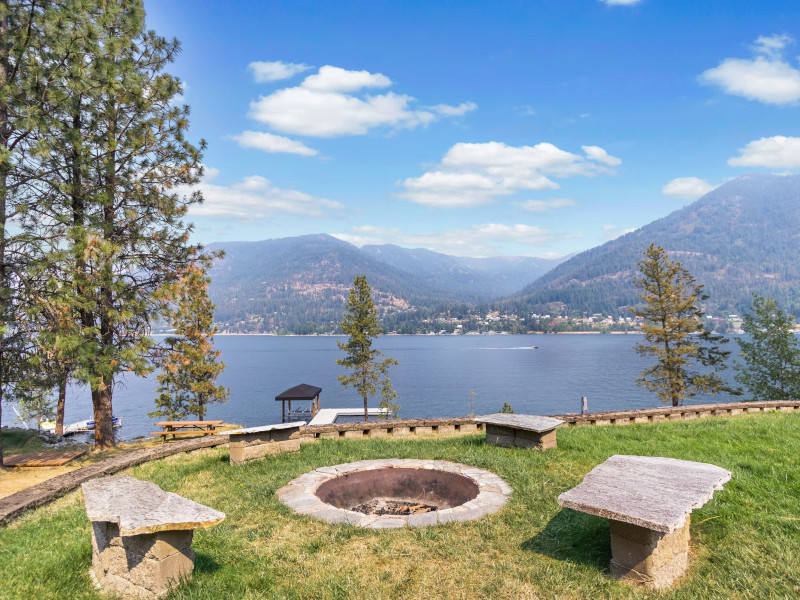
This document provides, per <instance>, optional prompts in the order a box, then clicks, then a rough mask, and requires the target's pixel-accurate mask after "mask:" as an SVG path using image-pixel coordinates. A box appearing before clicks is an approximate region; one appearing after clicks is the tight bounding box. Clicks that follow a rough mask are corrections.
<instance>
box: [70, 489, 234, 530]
mask: <svg viewBox="0 0 800 600" xmlns="http://www.w3.org/2000/svg"><path fill="white" fill-rule="evenodd" d="M81 489H83V500H84V503H85V505H86V516H87V517H88V518H89V520H90V521H110V522H112V523H116V524H117V525H119V534H120V535H121V536H123V537H124V536H131V535H142V534H145V533H157V532H159V531H174V530H185V529H200V528H203V527H211V526H212V525H216V524H217V523H220V522H222V520H223V519H224V518H225V513H222V512H219V511H218V510H214V509H213V508H209V507H208V506H205V505H203V504H198V503H197V502H194V501H192V500H189V499H188V498H184V497H182V496H179V495H178V494H173V493H172V492H165V491H164V490H162V489H161V488H160V487H158V486H157V485H156V484H155V483H151V482H149V481H141V480H139V479H135V478H133V477H129V476H127V475H116V476H114V477H103V478H101V479H93V480H92V481H87V482H86V483H84V484H82V485H81Z"/></svg>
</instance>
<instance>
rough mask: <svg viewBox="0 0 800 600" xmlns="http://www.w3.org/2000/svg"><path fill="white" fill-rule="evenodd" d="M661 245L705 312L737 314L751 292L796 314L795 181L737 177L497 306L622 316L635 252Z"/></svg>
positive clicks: (629, 299) (799, 227)
mask: <svg viewBox="0 0 800 600" xmlns="http://www.w3.org/2000/svg"><path fill="white" fill-rule="evenodd" d="M651 242H652V243H654V244H656V245H660V246H663V247H664V248H665V249H666V250H667V251H668V252H669V254H670V256H671V257H672V258H673V259H677V260H680V261H681V262H682V263H683V265H684V266H685V267H686V268H687V269H688V270H689V272H690V273H692V274H693V275H694V276H695V277H696V279H697V280H698V282H699V283H701V284H704V285H705V292H706V293H707V294H708V295H709V299H708V304H707V309H708V311H709V312H717V311H730V312H735V313H741V312H742V311H744V310H745V309H746V308H747V307H748V306H749V305H750V303H751V298H752V294H753V293H759V294H763V295H768V296H771V297H773V298H775V299H776V300H777V301H778V303H779V304H780V305H781V306H782V307H784V308H786V309H788V310H791V311H794V312H800V261H798V258H800V176H796V175H795V176H779V175H760V174H759V175H744V176H741V177H739V178H737V179H735V180H733V181H730V182H728V183H726V184H724V185H722V186H720V187H719V188H717V189H716V190H714V191H712V192H710V193H709V194H707V195H705V196H703V197H702V198H700V199H699V200H697V201H696V202H693V203H692V204H689V205H688V206H686V207H684V208H682V209H680V210H677V211H675V212H673V213H672V214H670V215H668V216H666V217H664V218H663V219H659V220H657V221H654V222H653V223H650V224H649V225H645V226H644V227H642V228H640V229H638V230H636V231H634V232H633V233H629V234H627V235H625V236H622V237H620V238H617V239H616V240H613V241H610V242H608V243H606V244H603V245H602V246H598V247H597V248H592V249H591V250H588V251H586V252H583V253H581V254H578V255H577V256H574V257H573V258H571V259H570V260H568V261H566V262H564V263H562V264H560V265H559V266H557V267H556V268H554V269H553V270H552V271H550V272H549V273H547V274H545V275H544V276H542V277H540V278H539V279H537V280H536V281H535V282H533V283H532V284H531V285H529V286H527V287H526V288H525V289H523V290H522V291H521V292H519V293H518V294H515V295H514V296H512V297H510V298H508V299H507V300H506V301H505V302H504V305H505V306H507V307H513V308H514V309H516V310H519V311H533V312H539V311H548V312H549V311H551V310H553V309H554V308H555V307H557V306H561V305H566V307H567V309H568V310H575V311H582V312H590V313H594V312H611V313H615V312H626V310H625V307H627V306H629V305H631V304H635V303H637V302H638V298H637V296H636V290H635V288H634V286H633V283H632V279H633V277H634V276H635V275H636V274H637V268H636V264H637V263H638V261H639V260H640V259H641V256H642V251H643V250H644V249H645V248H646V247H647V246H648V245H649V244H650V243H651Z"/></svg>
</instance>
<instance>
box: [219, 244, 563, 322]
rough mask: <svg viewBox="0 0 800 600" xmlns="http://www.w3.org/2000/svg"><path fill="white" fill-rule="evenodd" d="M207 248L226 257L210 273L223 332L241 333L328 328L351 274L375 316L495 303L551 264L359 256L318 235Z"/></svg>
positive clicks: (415, 253)
mask: <svg viewBox="0 0 800 600" xmlns="http://www.w3.org/2000/svg"><path fill="white" fill-rule="evenodd" d="M208 247H209V249H211V250H224V251H225V258H224V259H223V260H221V261H218V262H217V264H216V265H215V266H214V268H213V269H212V271H211V278H212V283H211V286H210V288H209V296H210V297H211V299H212V301H213V302H214V303H215V304H216V307H217V308H216V320H217V322H218V323H220V326H221V329H223V330H227V331H242V332H245V331H246V332H271V331H277V330H284V331H293V332H298V333H303V332H312V331H315V330H316V329H318V326H321V325H330V329H332V328H333V325H334V324H335V323H338V321H339V320H340V319H341V316H342V312H343V310H344V303H345V301H346V299H347V295H348V292H349V289H350V286H351V285H352V282H353V279H354V278H355V277H356V275H366V276H367V279H368V281H369V283H370V285H371V286H372V289H373V291H374V292H375V301H376V305H377V307H378V310H379V313H381V314H382V315H387V314H390V313H396V312H403V311H407V310H409V309H411V308H414V309H418V310H423V311H424V310H427V311H432V310H435V309H437V308H438V307H441V306H444V305H454V304H459V305H464V304H467V305H472V304H474V303H475V302H480V301H488V300H494V299H497V298H499V297H501V296H502V295H504V294H507V293H510V292H513V291H515V290H519V289H521V288H522V286H523V285H524V284H525V283H527V282H530V281H531V280H533V279H534V278H535V277H537V276H538V275H539V274H541V273H542V272H544V270H545V269H546V268H547V267H548V266H550V265H551V264H555V261H548V260H544V259H528V258H503V259H468V258H457V257H451V256H446V255H444V254H438V253H435V252H430V251H428V250H407V249H405V248H400V247H398V246H373V247H371V248H368V249H367V250H360V249H358V248H356V247H355V246H353V245H351V244H348V243H347V242H343V241H341V240H338V239H336V238H334V237H332V236H329V235H324V234H319V235H306V236H299V237H293V238H283V239H275V240H264V241H260V242H226V243H219V244H210V245H209V246H208ZM415 261H416V262H417V264H414V263H415ZM473 261H474V262H473ZM495 266H496V268H495ZM330 329H328V330H330Z"/></svg>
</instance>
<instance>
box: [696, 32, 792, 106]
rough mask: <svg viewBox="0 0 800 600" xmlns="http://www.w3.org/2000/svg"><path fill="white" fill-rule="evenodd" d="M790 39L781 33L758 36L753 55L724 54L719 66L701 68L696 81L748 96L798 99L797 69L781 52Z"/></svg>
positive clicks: (770, 99) (786, 100)
mask: <svg viewBox="0 0 800 600" xmlns="http://www.w3.org/2000/svg"><path fill="white" fill-rule="evenodd" d="M792 43H794V39H793V38H792V37H790V36H788V35H785V34H781V35H772V36H761V37H759V38H758V39H757V40H756V42H755V44H754V45H753V52H754V53H755V56H754V57H753V58H751V59H747V58H726V59H725V60H723V61H722V62H721V63H720V64H719V66H717V67H714V68H713V69H708V70H707V71H705V72H703V73H702V74H701V75H700V77H699V79H700V82H701V83H706V84H709V85H716V86H718V87H720V88H722V90H723V91H724V92H725V93H727V94H731V95H734V96H742V97H743V98H747V99H748V100H758V101H759V102H764V103H766V104H794V103H796V102H797V101H798V100H800V69H798V68H797V67H795V66H793V65H792V64H790V63H789V62H787V61H786V60H785V58H784V55H783V54H784V52H783V51H784V50H785V48H786V46H788V45H789V44H792Z"/></svg>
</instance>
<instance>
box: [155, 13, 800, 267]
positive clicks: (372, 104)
mask: <svg viewBox="0 0 800 600" xmlns="http://www.w3.org/2000/svg"><path fill="white" fill-rule="evenodd" d="M145 7H146V9H147V15H148V26H149V27H150V28H153V29H155V30H156V31H157V32H158V33H160V34H162V35H165V36H168V37H173V36H174V37H177V38H178V39H179V40H181V42H182V46H183V50H182V53H181V56H180V57H179V58H178V60H177V61H176V63H175V64H174V65H173V67H172V69H171V72H172V73H174V74H175V75H177V76H179V77H180V78H181V79H182V80H183V81H184V82H185V84H186V89H185V93H184V97H185V101H186V102H187V103H188V104H189V105H190V106H191V108H192V116H191V121H192V127H191V136H192V137H193V138H194V139H199V138H200V137H202V138H204V139H206V141H207V142H208V151H207V152H206V154H205V158H204V163H205V164H206V165H207V176H206V177H205V178H204V181H203V183H202V184H201V188H202V190H203V192H204V195H205V197H206V202H205V204H204V205H203V206H202V207H199V208H197V209H195V210H194V211H193V213H192V220H193V221H194V223H195V225H196V233H195V238H196V240H197V241H200V242H204V243H208V242H212V241H231V240H260V239H267V238H276V237H286V236H293V235H302V234H308V233H320V232H324V233H329V234H332V235H336V236H337V237H340V238H341V239H344V240H347V241H351V242H353V243H356V244H358V245H360V244H363V243H395V244H399V245H401V246H406V247H426V248H430V249H433V250H437V251H440V252H445V253H450V254H460V255H465V256H491V255H528V256H561V255H564V254H568V253H572V252H578V251H581V250H585V249H588V248H591V247H593V246H596V245H598V244H601V243H603V242H605V241H607V240H609V239H611V238H613V237H615V236H618V235H620V234H622V233H624V232H625V231H628V230H631V229H635V228H637V227H640V226H642V225H645V224H647V223H649V222H651V221H653V220H655V219H657V218H660V217H663V216H665V215H667V214H669V213H670V212H672V211H673V210H675V209H677V208H680V207H681V206H683V205H685V204H686V203H687V202H690V201H692V200H694V199H696V198H698V197H700V196H701V195H702V194H703V193H705V192H707V191H709V190H711V189H713V187H715V186H717V185H719V184H721V183H723V182H725V181H726V180H729V179H731V178H734V177H736V176H738V175H741V174H743V173H746V172H752V171H762V172H763V171H766V172H787V171H792V172H794V171H797V170H798V169H800V127H798V110H800V108H799V107H798V102H800V60H799V59H798V55H800V45H799V44H798V41H797V40H796V39H795V38H796V37H800V3H798V2H796V0H795V1H794V2H792V1H777V0H775V1H771V0H762V1H760V2H753V1H752V0H726V1H724V2H723V1H718V0H714V1H710V0H541V1H528V2H523V1H517V2H499V1H495V2H433V1H426V2H378V1H370V2H335V3H332V2H327V3H322V2H318V3H315V2H286V3H277V2H257V1H229V2H224V3H222V2H211V1H191V2H190V1H188V0H158V1H157V2H156V1H152V0H145Z"/></svg>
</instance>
